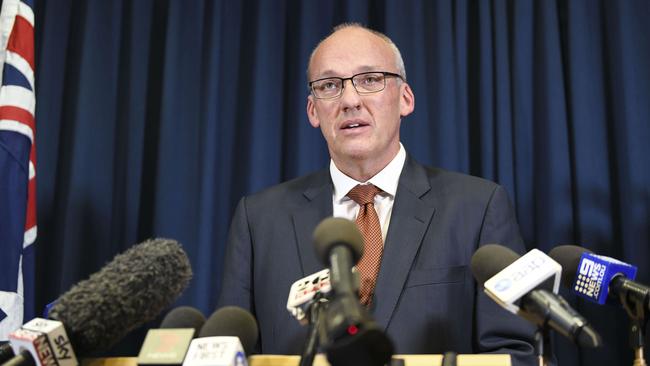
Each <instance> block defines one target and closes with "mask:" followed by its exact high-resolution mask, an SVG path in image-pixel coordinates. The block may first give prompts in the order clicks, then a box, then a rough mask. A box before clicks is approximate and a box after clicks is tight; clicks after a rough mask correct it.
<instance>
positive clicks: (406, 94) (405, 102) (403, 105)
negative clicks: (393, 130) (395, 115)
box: [399, 83, 415, 117]
mask: <svg viewBox="0 0 650 366" xmlns="http://www.w3.org/2000/svg"><path fill="white" fill-rule="evenodd" d="M401 89H402V95H400V106H399V108H400V109H399V114H400V116H401V117H406V116H408V115H409V114H411V112H413V110H414V109H415V95H414V94H413V90H411V87H410V86H409V85H408V84H407V83H404V84H403V86H402V88H401Z"/></svg>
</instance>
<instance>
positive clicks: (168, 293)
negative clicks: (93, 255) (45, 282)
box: [49, 239, 192, 356]
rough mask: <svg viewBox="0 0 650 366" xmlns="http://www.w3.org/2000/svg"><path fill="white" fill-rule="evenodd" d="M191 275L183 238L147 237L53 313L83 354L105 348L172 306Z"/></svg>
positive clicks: (73, 292) (71, 293)
mask: <svg viewBox="0 0 650 366" xmlns="http://www.w3.org/2000/svg"><path fill="white" fill-rule="evenodd" d="M191 277H192V269H191V266H190V261H189V259H188V258H187V255H186V254H185V252H184V251H183V248H182V247H181V246H180V244H179V243H178V242H176V241H174V240H170V239H152V240H147V241H145V242H143V243H141V244H138V245H135V246H133V247H131V248H130V249H128V250H127V251H125V252H124V253H123V254H118V255H117V256H116V257H115V258H114V259H113V260H112V261H111V262H110V263H108V264H107V265H106V266H104V268H102V269H101V270H100V271H99V272H97V273H94V274H92V275H91V276H90V278H88V279H87V280H84V281H81V282H79V283H78V284H76V285H75V286H73V287H72V288H71V289H70V290H69V291H68V292H66V293H65V294H63V295H62V296H61V297H60V298H59V299H58V300H57V303H56V304H55V305H54V306H53V307H52V310H50V313H49V317H50V318H52V319H55V320H59V321H61V322H63V324H64V325H65V327H66V330H67V332H68V336H69V337H70V341H71V343H72V345H73V347H74V349H75V352H77V353H78V354H79V355H81V356H84V355H85V354H88V353H91V352H101V351H105V350H108V349H109V348H110V347H111V346H113V345H114V344H115V343H116V342H118V341H119V340H121V339H122V338H123V337H124V336H125V335H126V334H127V333H128V332H130V331H131V330H133V329H135V328H137V327H139V326H140V325H142V324H144V323H146V322H148V321H150V320H153V319H154V318H155V317H156V316H157V315H158V314H159V313H160V312H161V311H162V310H163V309H165V308H167V307H169V305H170V304H171V303H172V302H173V301H174V300H176V298H177V297H178V296H179V295H180V294H181V292H182V291H183V290H184V289H185V287H186V286H187V284H188V282H189V281H190V279H191Z"/></svg>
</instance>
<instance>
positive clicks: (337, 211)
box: [330, 143, 406, 242]
mask: <svg viewBox="0 0 650 366" xmlns="http://www.w3.org/2000/svg"><path fill="white" fill-rule="evenodd" d="M405 161H406V151H405V150H404V146H402V143H400V144H399V152H398V153H397V155H395V157H394V158H393V160H391V162H390V163H388V165H386V167H384V169H382V170H381V171H380V172H379V173H377V174H376V175H375V176H374V177H372V178H370V179H369V180H368V181H367V182H357V181H356V180H354V179H352V178H350V177H348V176H347V175H345V174H343V172H341V171H340V170H339V169H338V168H337V167H336V165H335V164H334V162H333V161H331V160H330V175H331V176H332V182H333V183H334V194H333V197H332V202H333V204H334V209H333V211H332V212H333V216H334V217H344V218H346V219H349V220H352V221H354V220H355V219H356V218H357V214H358V213H359V205H358V204H357V203H356V202H354V201H353V200H352V199H351V198H349V197H348V196H346V195H347V194H348V192H350V190H351V189H352V188H354V187H355V186H356V185H357V184H373V185H375V186H376V187H378V188H379V189H381V190H382V191H383V192H380V193H379V194H377V195H376V196H375V203H374V204H375V211H377V216H378V217H379V224H380V225H381V235H382V238H383V241H384V242H385V241H386V233H388V224H389V223H390V216H391V213H392V211H393V202H395V193H397V183H398V182H399V176H400V174H401V173H402V168H403V167H404V162H405Z"/></svg>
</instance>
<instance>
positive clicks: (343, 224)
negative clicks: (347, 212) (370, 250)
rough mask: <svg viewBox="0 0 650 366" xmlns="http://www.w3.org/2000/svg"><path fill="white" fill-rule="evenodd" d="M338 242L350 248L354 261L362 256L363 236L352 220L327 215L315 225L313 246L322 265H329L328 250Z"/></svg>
mask: <svg viewBox="0 0 650 366" xmlns="http://www.w3.org/2000/svg"><path fill="white" fill-rule="evenodd" d="M340 244H344V245H346V246H347V247H348V248H350V250H351V251H352V256H353V260H354V263H357V262H358V261H359V259H361V256H363V237H362V236H361V233H360V232H359V229H358V228H357V225H356V224H355V223H354V222H352V221H350V220H347V219H344V218H340V217H329V218H327V219H325V220H323V221H321V223H320V224H318V226H316V229H315V230H314V247H315V249H316V254H317V255H318V258H320V260H321V262H322V263H323V264H324V265H326V266H329V264H330V263H329V253H330V250H331V249H332V248H333V247H334V246H336V245H340Z"/></svg>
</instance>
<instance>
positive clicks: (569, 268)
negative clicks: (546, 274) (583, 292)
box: [548, 245, 591, 288]
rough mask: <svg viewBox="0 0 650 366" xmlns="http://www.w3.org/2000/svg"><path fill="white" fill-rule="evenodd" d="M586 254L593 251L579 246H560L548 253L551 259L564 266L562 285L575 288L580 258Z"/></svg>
mask: <svg viewBox="0 0 650 366" xmlns="http://www.w3.org/2000/svg"><path fill="white" fill-rule="evenodd" d="M584 252H587V253H591V250H589V249H587V248H583V247H579V246H577V245H559V246H557V247H555V248H553V249H551V251H550V252H549V253H548V256H549V257H551V258H553V260H554V261H556V262H558V263H559V264H560V265H561V266H562V284H563V285H564V286H565V287H568V288H573V280H574V279H575V277H576V272H577V271H578V264H579V263H580V257H581V256H582V253H584Z"/></svg>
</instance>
